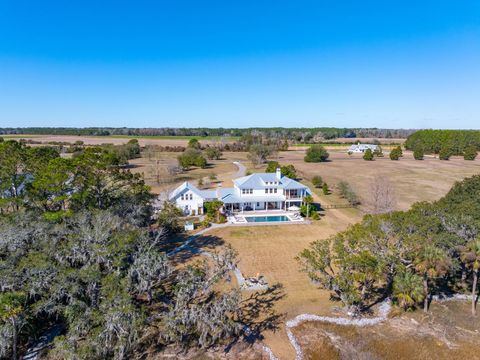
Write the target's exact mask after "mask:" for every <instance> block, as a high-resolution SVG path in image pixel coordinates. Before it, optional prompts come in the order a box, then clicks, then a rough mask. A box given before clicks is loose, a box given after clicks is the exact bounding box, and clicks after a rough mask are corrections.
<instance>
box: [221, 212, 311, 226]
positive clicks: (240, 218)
mask: <svg viewBox="0 0 480 360" xmlns="http://www.w3.org/2000/svg"><path fill="white" fill-rule="evenodd" d="M265 216H286V217H287V218H288V219H289V221H265V222H248V221H247V220H246V219H245V217H265ZM227 220H228V224H230V225H242V226H258V225H292V224H309V223H310V221H309V220H305V219H304V218H303V217H301V216H300V215H299V214H298V211H285V210H273V211H272V210H271V211H248V212H247V211H245V212H244V213H238V214H234V215H230V216H228V218H227Z"/></svg>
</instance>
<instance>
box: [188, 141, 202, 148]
mask: <svg viewBox="0 0 480 360" xmlns="http://www.w3.org/2000/svg"><path fill="white" fill-rule="evenodd" d="M188 147H189V148H193V149H200V142H199V141H198V140H197V139H195V138H193V139H190V141H189V142H188Z"/></svg>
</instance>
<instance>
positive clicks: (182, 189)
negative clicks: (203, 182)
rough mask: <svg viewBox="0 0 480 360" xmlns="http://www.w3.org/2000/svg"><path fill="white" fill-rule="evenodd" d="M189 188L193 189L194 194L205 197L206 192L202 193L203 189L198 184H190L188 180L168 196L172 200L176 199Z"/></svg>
mask: <svg viewBox="0 0 480 360" xmlns="http://www.w3.org/2000/svg"><path fill="white" fill-rule="evenodd" d="M188 190H191V191H192V192H193V193H194V194H197V195H198V196H201V197H202V198H203V197H204V194H203V193H202V191H200V190H198V188H197V187H196V186H194V185H192V184H190V183H189V182H188V181H185V182H184V183H183V184H182V185H180V186H179V187H177V188H176V189H175V190H173V191H172V193H171V194H170V196H169V197H168V198H169V199H170V200H174V199H176V198H177V197H178V196H180V195H181V194H183V193H185V192H187V191H188ZM214 196H215V195H214Z"/></svg>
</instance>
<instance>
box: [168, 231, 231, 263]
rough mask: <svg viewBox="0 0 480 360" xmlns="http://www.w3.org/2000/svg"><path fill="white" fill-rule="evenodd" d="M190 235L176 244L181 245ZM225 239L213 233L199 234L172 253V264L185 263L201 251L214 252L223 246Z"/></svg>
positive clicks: (200, 253)
mask: <svg viewBox="0 0 480 360" xmlns="http://www.w3.org/2000/svg"><path fill="white" fill-rule="evenodd" d="M190 237H191V236H186V237H185V239H184V241H183V242H181V243H180V244H178V246H181V245H183V244H185V242H187V241H189V239H190ZM224 244H225V241H224V240H223V239H222V238H220V237H218V236H213V235H199V236H196V237H195V238H193V240H190V241H189V242H188V245H187V246H185V247H183V248H182V249H180V250H179V251H178V252H176V253H175V254H173V255H172V257H171V260H172V262H173V263H174V264H181V263H186V262H188V261H190V260H192V259H194V258H196V257H198V256H200V255H202V253H203V252H208V253H211V252H215V251H216V250H217V248H218V247H220V246H223V245H224Z"/></svg>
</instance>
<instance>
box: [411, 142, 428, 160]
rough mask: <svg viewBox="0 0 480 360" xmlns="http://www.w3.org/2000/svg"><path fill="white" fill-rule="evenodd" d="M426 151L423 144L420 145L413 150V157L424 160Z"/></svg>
mask: <svg viewBox="0 0 480 360" xmlns="http://www.w3.org/2000/svg"><path fill="white" fill-rule="evenodd" d="M424 155H425V152H424V151H423V146H420V145H418V146H417V147H415V150H414V151H413V158H414V159H415V160H423V157H424Z"/></svg>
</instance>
